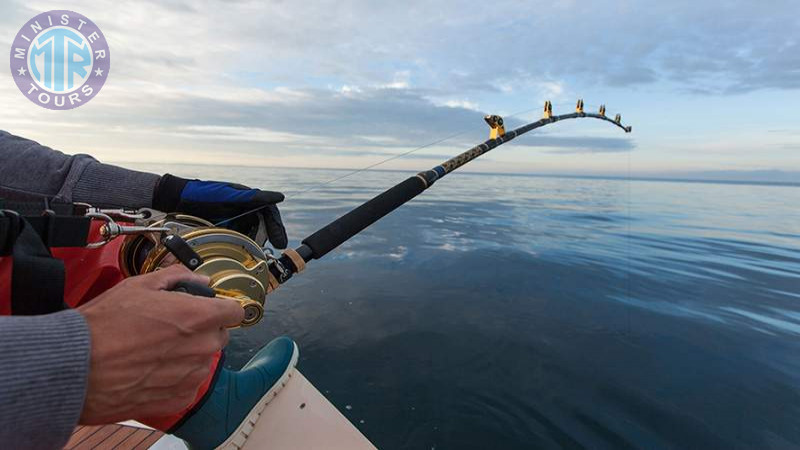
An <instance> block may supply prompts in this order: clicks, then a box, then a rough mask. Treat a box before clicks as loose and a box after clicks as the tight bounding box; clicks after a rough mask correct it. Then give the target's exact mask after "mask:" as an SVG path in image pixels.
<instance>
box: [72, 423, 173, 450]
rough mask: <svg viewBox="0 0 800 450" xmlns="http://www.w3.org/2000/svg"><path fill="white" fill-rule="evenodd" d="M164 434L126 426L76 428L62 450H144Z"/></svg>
mask: <svg viewBox="0 0 800 450" xmlns="http://www.w3.org/2000/svg"><path fill="white" fill-rule="evenodd" d="M163 435H164V433H162V432H160V431H157V430H151V429H147V428H136V427H131V426H128V425H117V424H111V425H94V426H78V427H76V428H75V431H74V432H73V433H72V436H71V437H70V439H69V441H68V442H67V445H66V446H64V450H110V449H117V450H145V449H147V448H150V446H151V445H153V444H154V443H155V442H156V441H157V440H159V439H160V438H161V437H162V436H163Z"/></svg>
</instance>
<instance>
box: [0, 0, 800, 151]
mask: <svg viewBox="0 0 800 450" xmlns="http://www.w3.org/2000/svg"><path fill="white" fill-rule="evenodd" d="M51 7H52V6H51V5H50V3H49V2H44V1H41V0H30V1H24V2H23V1H22V0H7V1H6V4H4V7H3V12H4V14H3V15H2V17H0V36H3V37H4V39H5V41H10V40H11V38H12V36H13V34H14V33H16V31H17V29H18V28H19V27H20V25H21V24H22V23H24V21H25V20H26V19H28V18H30V17H32V16H33V15H35V14H36V13H38V12H40V11H44V10H47V9H51ZM70 8H71V9H74V10H76V11H80V12H81V13H83V14H86V15H87V16H89V17H90V18H92V20H94V21H95V22H96V23H98V25H99V26H100V27H101V29H102V30H103V31H104V33H105V35H106V37H107V38H108V39H109V40H110V42H111V48H112V58H113V64H112V69H111V76H110V78H109V82H108V83H106V85H105V87H104V88H103V91H102V94H101V95H100V96H98V97H97V98H96V99H94V100H93V101H92V102H91V103H90V104H88V105H86V106H84V107H81V108H79V109H77V110H74V111H70V112H69V113H68V115H67V114H62V115H60V116H59V117H55V116H52V115H47V116H46V115H45V114H49V112H44V111H42V110H41V109H40V108H38V107H36V106H35V105H32V104H28V103H26V101H25V100H24V99H23V98H22V97H21V96H20V94H19V93H18V92H16V91H15V86H14V85H13V83H0V104H3V105H4V108H3V109H2V110H0V128H9V131H12V132H17V133H19V134H25V135H29V136H31V137H33V138H36V139H39V140H41V141H44V142H50V143H52V144H53V145H55V146H60V147H61V148H62V149H63V150H65V151H69V152H77V151H93V152H96V153H97V154H98V156H101V157H104V158H113V159H117V160H119V159H126V158H129V155H134V156H139V155H142V157H145V156H147V157H151V158H152V157H155V158H161V157H162V155H164V154H172V153H175V154H176V156H175V158H176V159H178V158H185V156H186V155H187V154H191V155H193V156H195V155H199V156H202V157H203V158H206V159H204V161H217V160H223V161H224V160H229V159H231V158H241V159H242V160H247V161H250V160H251V159H252V160H256V159H259V158H275V159H281V161H284V160H286V161H289V160H291V161H292V162H291V164H294V165H323V166H324V165H326V164H328V163H329V162H330V161H331V160H332V158H334V157H337V156H341V157H342V159H344V158H351V159H348V160H347V161H346V163H347V164H351V165H352V166H361V165H362V162H361V160H359V159H358V157H375V158H380V157H382V156H384V155H388V154H394V153H399V152H403V151H407V150H409V149H412V148H415V147H416V146H420V145H423V144H427V143H430V142H432V141H435V140H437V139H438V138H441V137H444V136H451V135H458V134H459V133H462V132H463V131H464V130H469V131H468V132H467V133H466V134H463V135H459V136H458V137H456V138H454V139H452V140H448V141H446V142H444V143H442V144H441V145H438V146H436V147H435V148H432V149H426V152H422V153H421V154H420V155H415V158H430V159H433V158H437V159H438V158H439V157H441V156H444V155H446V154H450V153H451V152H452V154H455V153H456V152H458V151H459V150H463V149H466V148H468V147H469V146H471V145H473V144H475V143H476V142H480V141H481V140H483V139H485V138H486V131H487V128H486V126H485V124H484V122H483V120H482V116H483V115H484V114H485V113H500V114H506V115H507V114H508V113H509V112H515V111H517V110H519V109H523V108H521V107H520V105H521V104H524V105H526V106H528V105H529V106H533V105H534V104H536V105H539V104H540V103H539V102H540V101H542V100H544V99H551V100H553V101H554V102H562V101H563V102H568V103H571V104H572V105H574V97H576V93H577V92H580V93H581V95H583V93H587V95H589V93H591V94H592V95H594V93H595V92H598V93H602V94H604V95H605V94H607V93H613V94H615V95H619V96H620V97H622V96H625V95H630V97H634V94H635V93H637V92H641V93H642V97H644V95H643V94H645V93H647V94H650V93H651V92H657V93H661V94H662V95H664V96H671V95H683V94H686V93H690V95H687V97H690V98H694V97H692V96H695V95H701V96H703V98H706V97H707V96H708V95H709V94H714V95H716V96H718V97H722V96H736V95H742V94H743V93H748V92H759V91H763V90H779V91H781V90H792V89H798V88H800V47H798V46H800V39H798V38H797V36H800V19H798V17H800V4H798V3H797V2H796V1H794V0H793V1H788V0H775V1H774V2H771V3H770V5H769V7H765V6H764V5H763V4H758V3H752V2H747V1H743V0H732V1H730V2H727V3H725V4H719V3H716V4H710V3H703V2H696V1H683V0H675V1H670V2H657V1H643V2H636V3H633V2H628V1H619V2H612V3H609V2H576V1H559V2H545V1H529V2H518V1H514V0H497V1H495V2H493V3H492V7H491V8H487V7H486V5H485V4H484V3H480V2H471V1H455V0H442V1H440V2H438V3H437V6H436V7H435V8H432V7H431V6H430V3H429V2H424V1H422V0H408V1H405V2H374V1H367V0H335V1H334V0H320V1H312V2H305V3H302V4H301V3H296V2H295V3H292V2H288V3H287V2H277V1H273V2H255V1H244V0H243V1H217V0H208V1H206V2H200V3H198V2H191V1H171V2H161V1H156V0H147V1H134V0H119V1H113V2H112V1H108V2H98V1H90V0H74V1H73V2H72V3H71V4H70ZM1 70H2V71H4V72H2V73H0V76H2V75H4V74H5V75H7V72H5V71H7V70H8V68H7V66H5V67H4V68H3V69H1ZM718 97H717V98H718ZM609 100H612V99H609ZM634 103H635V101H632V102H631V106H633V104H634ZM625 106H626V108H625V112H626V114H627V112H628V111H629V108H628V106H627V105H625ZM594 107H595V106H593V108H594ZM587 108H588V101H587ZM557 109H559V110H560V109H561V106H560V105H559V107H558V108H557ZM631 109H632V108H631ZM663 109H664V110H666V109H667V107H664V108H663ZM676 109H677V108H676ZM639 112H640V114H639V116H638V117H637V123H636V125H637V126H639V124H640V123H641V122H642V121H644V120H646V117H644V116H645V115H646V114H644V113H642V110H641V109H640V111H639ZM536 115H538V112H537V113H535V114H531V115H530V117H531V118H533V117H535V116H536ZM647 115H649V114H647ZM525 117H526V118H527V117H529V116H525ZM43 118H46V119H47V122H48V123H47V125H43V123H44V120H43ZM506 123H507V125H508V126H517V125H519V124H521V121H520V120H519V118H517V120H514V119H513V118H507V120H506ZM669 123H670V122H669V121H668V120H662V121H660V122H658V123H657V124H651V125H654V126H652V127H651V128H657V126H658V127H664V126H666V125H665V124H669ZM642 125H645V124H642ZM655 125H657V126H655ZM560 126H561V125H558V126H557V127H560ZM776 126H778V125H776ZM780 126H781V127H791V126H792V125H791V124H788V125H784V124H781V125H780ZM557 127H553V128H554V129H555V128H557ZM597 127H598V128H602V126H600V125H597ZM721 128H724V127H721ZM639 129H641V130H642V131H643V134H642V135H639V134H637V135H636V138H637V139H639V136H643V135H644V133H647V132H648V131H649V130H647V128H646V127H644V126H641V127H640V128H639ZM639 129H637V130H635V131H637V132H638V131H639ZM548 130H549V128H548ZM615 131H618V130H615ZM712 131H713V130H712ZM722 131H723V132H724V129H723V130H722ZM665 134H666V133H665ZM720 134H722V133H720ZM775 135H776V139H777V136H778V134H775ZM615 136H616V135H615ZM649 138H650V139H651V141H650V142H651V143H656V144H658V145H662V146H663V145H666V144H663V142H664V141H665V140H664V139H661V138H659V137H658V136H655V135H651V136H649ZM687 139H688V140H690V141H691V140H693V141H694V143H691V142H690V144H682V145H684V147H683V148H689V147H690V146H691V145H698V146H700V145H701V144H702V154H704V155H708V154H710V153H711V152H709V151H708V150H707V149H708V148H715V147H714V146H715V144H714V142H710V143H709V145H706V142H700V141H699V140H698V139H696V138H695V137H692V136H689V137H687ZM524 142H525V143H528V144H529V145H528V146H530V147H535V148H536V149H540V150H542V151H540V152H539V153H538V154H537V157H538V156H542V157H545V156H544V155H543V154H563V155H564V156H563V157H558V158H556V156H552V158H553V159H558V160H559V161H562V160H571V161H573V164H583V162H582V160H581V158H580V154H582V153H624V152H629V151H631V150H633V149H634V148H636V146H637V145H642V146H645V143H646V141H645V140H644V138H643V140H642V141H639V142H641V143H642V144H637V142H636V141H633V140H630V138H628V137H626V138H622V137H619V138H617V137H606V136H602V135H598V136H597V137H592V136H577V137H568V136H557V135H551V134H545V133H538V132H537V136H536V139H528V140H526V141H524ZM723 144H724V145H725V148H724V149H723V150H724V151H726V152H727V151H728V144H729V143H728V142H723ZM517 145H519V144H517ZM720 146H721V145H718V146H717V147H720ZM647 148H648V149H650V147H649V146H648V147H647ZM428 150H430V152H428ZM676 153H677V152H676ZM718 153H719V154H718V155H715V156H714V157H716V158H720V159H721V158H725V157H727V156H726V155H727V154H728V153H724V152H723V151H722V150H720V151H719V152H718ZM200 154H202V155H200ZM569 154H575V155H578V156H575V157H574V158H572V159H571V158H570V157H569ZM649 154H657V152H656V151H653V152H651V153H649ZM696 154H700V151H698V152H697V153H696ZM696 154H693V155H692V156H691V157H692V158H696ZM662 156H663V161H666V162H669V163H672V161H674V154H673V153H670V154H669V155H666V154H665V155H662ZM323 157H324V158H323ZM613 157H614V155H609V156H608V159H609V160H610V159H611V158H613ZM497 158H498V160H499V159H502V157H500V156H498V157H497ZM584 159H588V158H584ZM712 159H713V158H709V159H708V160H709V161H711V160H712ZM775 159H777V157H776V158H775ZM270 161H272V160H270ZM286 164H289V162H287V163H286ZM341 164H345V162H342V163H341ZM553 164H555V163H553ZM559 164H561V163H560V162H559ZM609 164H610V163H609ZM687 164H688V163H687ZM704 164H705V162H704ZM742 164H744V163H742Z"/></svg>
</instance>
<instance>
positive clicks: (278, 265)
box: [270, 100, 632, 284]
mask: <svg viewBox="0 0 800 450" xmlns="http://www.w3.org/2000/svg"><path fill="white" fill-rule="evenodd" d="M580 118H593V119H600V120H603V121H606V122H609V123H611V124H613V125H615V126H617V127H619V128H621V129H622V130H623V131H625V132H626V133H630V132H631V130H632V127H631V126H625V125H623V124H622V116H621V115H620V114H617V115H616V116H615V117H614V119H610V118H609V117H607V116H606V107H605V105H600V108H599V111H598V112H597V113H588V112H585V111H584V107H583V100H578V103H577V105H576V106H575V112H573V113H570V114H562V115H553V105H552V103H551V102H550V101H549V100H548V101H546V102H545V104H544V114H543V116H542V118H541V119H539V120H537V121H536V122H531V123H529V124H527V125H523V126H521V127H519V128H517V129H515V130H511V131H508V132H507V131H506V130H505V126H504V123H503V118H502V117H500V116H498V115H489V116H486V117H484V120H485V121H486V123H487V125H489V128H490V129H491V130H490V132H489V139H488V140H486V141H485V142H483V143H481V144H478V145H476V146H475V147H472V148H471V149H469V150H467V151H465V152H463V153H461V154H460V155H457V156H455V157H453V158H450V159H448V160H447V161H445V162H443V163H442V164H440V165H438V166H436V167H434V168H432V169H430V170H427V171H424V172H420V173H418V174H416V175H414V176H412V177H409V178H408V179H406V180H405V181H402V182H400V183H399V184H397V185H395V186H393V187H391V188H389V189H387V190H385V191H384V192H382V193H381V194H378V195H377V196H375V197H373V198H372V199H371V200H368V201H367V202H366V203H364V204H362V205H361V206H358V207H356V208H355V209H353V210H352V211H350V212H348V213H346V214H345V215H343V216H341V217H339V218H338V219H336V220H334V221H333V222H331V223H329V224H328V225H325V226H324V227H322V228H321V229H319V230H317V231H316V232H314V233H313V234H311V235H310V236H308V237H307V238H305V239H303V240H302V242H301V244H300V246H298V247H297V248H295V249H287V250H285V251H284V252H283V254H282V255H281V256H280V257H279V258H276V259H275V264H273V265H272V266H271V267H270V269H271V272H272V274H273V275H274V276H275V277H276V279H277V282H278V283H279V284H283V283H285V282H286V281H287V280H289V279H290V278H291V277H292V275H294V274H296V273H299V272H301V271H303V270H304V269H305V266H306V263H308V262H310V261H311V260H314V259H320V258H322V257H323V256H325V255H326V254H328V253H329V252H330V251H331V250H333V249H335V248H336V247H338V246H340V245H342V244H343V243H345V242H346V241H348V240H349V239H350V238H352V237H353V236H355V235H356V234H358V233H360V232H361V231H362V230H364V229H365V228H367V227H368V226H370V225H372V224H373V223H375V222H377V221H378V220H380V219H381V218H382V217H384V216H386V215H387V214H389V213H390V212H392V211H394V210H395V209H397V208H399V207H400V206H402V205H404V204H406V203H407V202H409V201H410V200H412V199H413V198H414V197H416V196H418V195H419V194H421V193H422V192H424V191H425V190H426V189H428V188H430V187H431V186H433V184H434V183H435V182H436V181H438V180H440V179H442V178H444V177H445V176H446V175H447V174H449V173H451V172H453V171H454V170H456V169H458V168H459V167H461V166H463V165H465V164H467V163H469V162H470V161H473V160H475V159H476V158H478V157H480V156H481V155H483V154H485V153H488V152H489V151H491V150H493V149H495V148H497V147H499V146H500V145H503V144H505V143H506V142H509V141H511V140H512V139H514V138H516V137H519V136H522V135H523V134H525V133H527V132H529V131H532V130H535V129H537V128H541V127H544V126H547V125H550V124H553V123H556V122H558V121H561V120H568V119H580Z"/></svg>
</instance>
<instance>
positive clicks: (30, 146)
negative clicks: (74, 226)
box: [0, 130, 160, 208]
mask: <svg viewBox="0 0 800 450" xmlns="http://www.w3.org/2000/svg"><path fill="white" fill-rule="evenodd" d="M159 178H160V177H159V176H158V175H155V174H152V173H146V172H138V171H135V170H129V169H124V168H122V167H117V166H112V165H109V164H102V163H100V162H98V161H97V160H95V159H94V158H92V157H91V156H89V155H72V156H69V155H65V154H64V153H61V152H59V151H56V150H53V149H51V148H49V147H45V146H43V145H40V144H38V143H37V142H34V141H31V140H28V139H24V138H21V137H17V136H14V135H12V134H10V133H7V132H5V131H2V130H0V198H6V199H9V200H12V199H13V200H35V199H40V198H45V197H46V198H50V199H56V200H60V201H65V202H83V203H89V204H90V205H92V206H98V207H127V208H140V207H151V206H152V203H153V191H154V190H155V186H156V183H158V180H159Z"/></svg>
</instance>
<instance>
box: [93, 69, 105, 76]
mask: <svg viewBox="0 0 800 450" xmlns="http://www.w3.org/2000/svg"><path fill="white" fill-rule="evenodd" d="M94 76H96V77H102V76H103V69H97V70H95V71H94Z"/></svg>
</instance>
